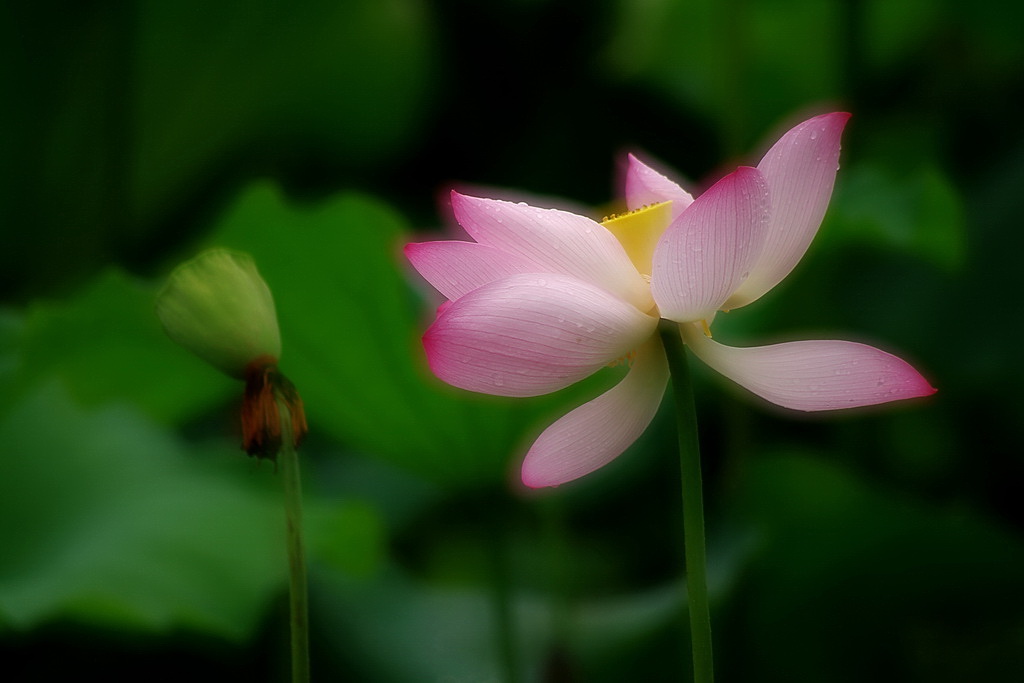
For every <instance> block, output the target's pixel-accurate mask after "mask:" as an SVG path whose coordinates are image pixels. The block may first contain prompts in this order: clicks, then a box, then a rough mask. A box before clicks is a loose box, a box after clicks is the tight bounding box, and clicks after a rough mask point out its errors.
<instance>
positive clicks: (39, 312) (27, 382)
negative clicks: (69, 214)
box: [0, 270, 237, 424]
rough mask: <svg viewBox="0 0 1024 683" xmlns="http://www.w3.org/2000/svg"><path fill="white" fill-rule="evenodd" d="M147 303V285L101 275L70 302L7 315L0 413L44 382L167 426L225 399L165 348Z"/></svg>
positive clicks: (215, 383) (85, 402)
mask: <svg viewBox="0 0 1024 683" xmlns="http://www.w3.org/2000/svg"><path fill="white" fill-rule="evenodd" d="M153 296H154V287H152V286H151V285H148V284H145V283H142V282H139V281H137V280H134V279H132V278H130V277H128V276H126V275H124V274H123V273H121V272H120V271H117V270H109V271H107V272H105V273H103V274H102V275H101V276H100V277H98V278H96V280H95V281H94V282H92V283H90V284H89V285H88V286H87V287H86V288H85V289H84V290H82V291H81V292H80V293H79V294H77V295H76V296H75V297H72V298H69V299H67V300H65V301H44V300H38V301H36V302H34V303H32V304H31V305H30V306H29V307H28V309H27V311H26V312H25V314H24V315H20V316H18V315H15V314H10V320H12V321H13V320H17V321H18V324H19V325H20V330H19V333H18V335H17V339H16V341H14V342H12V346H13V347H14V348H16V351H15V356H16V357H15V359H14V360H12V363H11V364H12V365H13V371H12V373H11V375H12V377H11V382H10V383H9V384H5V386H7V387H8V391H7V392H6V395H5V396H4V397H3V398H0V407H2V406H3V405H5V404H9V403H10V402H12V401H13V400H15V398H16V397H17V395H19V394H21V393H23V392H25V391H28V390H30V389H31V388H32V387H34V386H36V385H37V384H38V383H39V382H40V381H48V380H49V379H50V378H52V377H58V378H59V379H60V380H61V382H62V383H63V384H64V386H65V387H66V388H67V389H68V391H69V392H70V393H71V395H72V396H73V397H74V399H75V400H76V401H77V402H78V403H79V404H80V405H82V406H86V407H93V406H100V405H103V404H105V403H108V402H111V401H115V400H117V401H126V402H130V403H131V404H132V405H133V406H135V407H137V408H139V409H141V410H142V411H143V412H145V413H146V414H147V415H149V416H150V417H153V418H155V419H157V420H160V421H162V422H164V423H167V424H177V423H180V422H181V421H183V420H185V419H187V418H191V417H195V416H196V415H198V414H200V413H201V411H203V410H208V409H210V407H211V406H213V405H216V404H218V403H220V402H223V401H224V400H226V399H227V398H228V396H230V395H231V391H232V388H237V387H236V386H235V383H234V382H232V381H230V380H228V379H227V378H224V377H221V376H220V375H219V374H218V373H216V372H214V371H211V370H210V369H209V368H207V367H206V366H205V365H203V364H202V363H200V362H197V361H196V360H195V359H194V358H193V357H191V356H189V355H188V354H186V353H184V352H182V351H181V350H180V349H178V348H177V347H175V346H174V344H173V343H171V342H170V340H169V339H168V338H167V337H166V335H164V333H163V330H161V329H160V324H159V322H158V321H157V319H156V315H155V313H154V312H153Z"/></svg>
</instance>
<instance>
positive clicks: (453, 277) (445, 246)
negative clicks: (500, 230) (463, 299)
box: [405, 241, 544, 299]
mask: <svg viewBox="0 0 1024 683" xmlns="http://www.w3.org/2000/svg"><path fill="white" fill-rule="evenodd" d="M405 256H406V258H408V259H409V262H410V263H411V264H412V265H413V267H414V268H415V269H416V270H417V271H418V272H419V274H420V275H422V276H423V279H425V280H426V281H427V282H429V283H430V284H431V285H433V286H434V289H436V290H437V291H439V292H440V293H441V294H443V295H444V296H446V297H447V298H449V299H458V298H459V297H460V296H462V295H463V294H466V293H468V292H471V291H473V290H474V289H476V288H477V287H480V286H482V285H485V284H487V283H488V282H493V281H494V280H500V279H502V278H505V277H508V276H509V275H517V274H520V273H537V272H544V271H543V268H541V267H540V266H538V265H536V264H534V263H532V262H531V261H530V260H528V259H525V258H523V257H521V256H517V255H516V254H510V253H508V252H506V251H502V250H500V249H495V248H494V247H489V246H487V245H485V244H477V243H476V242H462V241H441V242H419V243H415V242H414V243H412V244H407V245H405Z"/></svg>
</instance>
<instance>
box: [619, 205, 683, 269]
mask: <svg viewBox="0 0 1024 683" xmlns="http://www.w3.org/2000/svg"><path fill="white" fill-rule="evenodd" d="M671 219H672V202H661V203H660V204H652V205H650V206H644V207H642V208H639V209H636V210H635V211H630V212H629V213H624V214H619V215H611V216H609V217H607V218H605V219H604V220H603V221H601V225H603V226H604V227H606V228H608V230H610V231H611V233H612V234H613V235H615V237H616V239H618V240H619V243H621V244H622V247H623V248H624V249H625V250H626V254H628V255H629V258H630V260H631V261H632V262H633V265H634V266H636V269H637V270H638V271H640V273H641V274H643V275H650V274H651V259H652V258H653V257H654V247H655V246H657V244H658V239H659V238H660V237H661V233H663V232H665V228H667V227H668V224H669V222H670V221H671Z"/></svg>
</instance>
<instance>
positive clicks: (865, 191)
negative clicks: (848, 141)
mask: <svg viewBox="0 0 1024 683" xmlns="http://www.w3.org/2000/svg"><path fill="white" fill-rule="evenodd" d="M822 242H823V243H824V244H829V245H831V246H833V247H835V248H842V247H843V246H846V245H849V244H867V245H871V246H874V247H878V248H881V249H884V250H888V251H901V252H904V253H908V254H911V255H914V256H917V257H919V258H921V259H924V260H926V261H929V262H931V263H932V264H934V265H936V266H939V267H940V268H944V269H946V270H955V269H958V268H960V267H961V266H962V265H963V263H964V261H965V259H966V253H965V252H966V242H967V240H966V235H965V224H964V208H963V202H962V200H961V198H960V195H959V193H958V192H957V191H956V189H955V188H954V187H953V184H952V183H951V182H950V180H949V179H948V178H947V177H946V176H945V175H944V174H943V173H942V172H941V171H940V170H938V169H937V168H935V167H934V166H930V165H929V166H922V167H919V168H918V169H917V170H914V171H911V172H909V173H906V174H897V173H895V172H894V171H890V170H888V169H885V168H882V167H880V166H873V165H867V164H862V165H858V166H854V167H852V168H850V169H848V170H846V169H844V176H843V180H842V182H841V183H839V184H838V186H837V188H836V192H835V196H834V198H833V201H832V206H831V210H830V213H829V218H828V222H827V225H825V226H824V227H823V228H822Z"/></svg>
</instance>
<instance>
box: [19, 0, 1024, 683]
mask: <svg viewBox="0 0 1024 683" xmlns="http://www.w3.org/2000/svg"><path fill="white" fill-rule="evenodd" d="M1021 7H1024V6H1021V5H1018V4H1014V3H1005V2H1002V0H974V2H971V3H969V4H968V5H964V4H963V3H960V2H953V1H952V0H938V1H936V0H846V1H840V0H833V1H827V0H763V1H759V0H721V1H713V0H689V1H678V2H674V1H672V0H643V1H634V0H597V1H594V2H582V1H581V2H567V1H558V0H492V1H490V2H477V1H475V0H434V1H428V0H310V1H306V2H283V1H281V2H253V1H252V0H247V1H244V2H243V1H241V0H222V1H219V2H202V1H199V0H179V1H176V2H160V1H158V0H135V1H130V0H129V1H114V0H109V1H103V0H96V1H92V2H58V1H54V0H42V1H40V2H35V3H13V2H12V3H4V4H3V5H2V7H0V86H2V92H3V105H0V131H2V132H0V159H2V161H0V170H2V174H3V175H2V178H0V180H2V182H0V230H2V231H3V232H2V235H3V241H2V247H0V300H2V301H0V303H2V307H0V678H3V679H4V680H10V681H44V680H63V679H65V678H67V677H69V676H71V675H74V676H75V677H76V678H78V679H80V680H81V679H84V680H100V679H102V680H109V681H121V680H125V681H129V680H131V681H135V680H151V679H152V678H153V677H154V676H164V677H169V676H178V677H181V679H182V680H189V681H223V680H247V681H251V682H253V683H256V682H258V681H281V680H285V679H286V676H287V670H288V651H287V631H286V609H287V600H286V583H285V569H286V565H285V558H284V546H283V513H282V511H281V508H280V491H279V482H278V480H277V477H276V476H275V472H274V470H273V467H271V466H268V465H266V464H263V465H259V464H257V463H255V462H253V461H250V460H248V459H247V458H246V457H245V456H244V454H243V453H242V452H241V451H240V450H239V448H238V433H237V427H236V426H235V425H236V422H237V413H236V411H237V407H238V403H239V398H240V389H241V388H240V385H238V384H236V383H234V382H232V381H231V380H229V379H227V378H225V377H222V376H220V375H218V374H217V373H216V372H215V371H213V370H211V369H209V368H207V367H206V366H204V365H203V364H202V363H201V362H200V361H198V360H196V359H195V358H192V357H190V356H188V355H187V354H186V353H185V352H184V351H182V350H181V349H179V348H177V347H175V346H174V345H173V344H171V342H170V341H168V340H167V339H166V338H165V337H164V336H163V334H162V332H161V330H160V329H159V326H158V323H157V321H156V319H155V316H154V314H153V295H154V293H155V291H156V289H157V288H158V287H159V285H160V283H161V282H162V280H163V278H164V277H166V274H167V272H169V270H170V269H171V268H172V267H173V266H174V265H175V264H176V263H178V262H180V261H181V260H184V259H186V258H188V257H190V256H192V255H193V254H195V253H196V252H197V251H199V250H200V249H202V248H203V247H206V246H211V245H222V246H229V247H233V248H236V249H240V250H244V251H247V252H249V253H251V254H252V255H253V256H254V257H255V259H256V262H257V264H258V265H259V268H260V269H261V272H262V273H263V275H264V277H265V278H266V280H267V281H268V283H269V284H270V286H271V288H272V290H273V292H274V294H275V297H276V300H277V305H278V310H279V316H280V322H281V328H282V336H283V338H284V354H283V358H282V369H283V370H284V371H285V372H286V373H287V374H288V375H289V376H290V377H291V378H292V379H293V380H294V382H295V383H296V384H297V386H298V387H299V389H300V391H301V392H302V394H303V397H304V399H305V402H306V406H307V409H308V414H309V419H310V425H311V436H310V438H309V440H308V442H307V444H306V446H305V447H304V448H303V451H302V456H303V458H304V467H305V470H304V483H305V490H306V501H307V526H308V529H307V533H308V543H309V553H310V562H311V591H312V594H311V600H312V629H313V632H312V645H313V667H314V675H315V678H316V680H320V681H330V680H350V681H395V682H404V681H467V682H469V681H472V682H476V681H510V682H511V681H515V682H519V681H641V680H642V681H662V680H664V681H672V680H687V678H688V676H689V674H688V673H687V670H688V666H689V654H688V645H687V643H688V636H687V632H686V622H685V618H684V616H683V615H684V608H685V591H684V588H683V587H684V584H683V571H682V543H681V519H680V503H679V493H678V490H679V486H678V471H677V467H678V465H677V462H676V456H675V451H674V433H673V421H672V419H671V400H670V398H666V403H665V405H664V406H663V411H662V414H661V415H660V416H659V418H658V419H657V420H656V421H655V423H654V425H652V427H651V428H650V429H649V430H648V432H647V434H646V435H645V436H644V437H643V438H642V439H641V440H640V442H639V443H637V444H636V445H635V446H634V447H633V448H632V449H631V450H630V451H629V452H627V453H626V454H625V455H624V456H623V457H621V458H620V459H618V460H617V461H616V462H615V463H614V464H612V465H610V466H609V467H607V468H605V469H604V470H601V471H599V472H597V473H595V474H593V475H591V476H589V477H587V478H585V479H583V480H581V481H579V482H576V483H573V484H570V485H566V486H563V487H561V488H559V489H557V490H552V491H546V492H541V493H539V494H538V493H533V494H529V493H527V492H525V491H523V490H522V488H521V487H520V486H519V485H518V484H517V480H516V470H517V464H518V461H519V459H520V458H521V456H522V454H523V453H524V450H525V448H526V446H527V445H528V444H529V442H530V439H531V438H532V437H533V436H534V435H536V434H537V433H538V432H539V430H540V429H541V428H543V426H545V425H546V424H547V423H548V422H550V421H551V420H552V419H553V418H554V417H555V416H557V415H559V414H560V413H562V412H564V411H565V410H566V409H568V408H569V407H571V406H573V405H576V404H578V403H579V402H581V401H583V400H585V399H586V398H588V397H590V396H593V395H596V393H598V392H599V391H601V390H602V388H603V387H606V386H609V385H611V384H612V383H613V382H615V381H616V380H617V378H618V377H617V375H616V372H617V371H616V370H605V371H602V372H601V373H599V374H598V376H596V377H595V378H593V379H592V380H591V381H589V382H586V383H584V384H582V385H580V386H577V387H573V388H571V389H569V390H567V391H565V392H561V393H560V394H556V395H554V396H550V397H544V398H540V399H531V400H513V399H495V398H489V397H481V396H476V395H470V394H468V393H465V392H460V391H456V390H452V389H450V388H448V387H446V386H443V385H442V384H441V383H440V382H438V381H437V380H435V379H434V378H433V377H431V376H430V375H429V373H428V372H427V371H426V370H425V367H424V362H423V357H422V351H421V350H420V347H419V334H420V332H421V331H422V329H423V328H424V327H425V325H426V324H427V323H428V322H429V320H430V318H431V316H432V313H433V307H434V306H435V305H436V304H437V299H436V298H435V297H434V295H433V294H432V293H431V292H429V291H428V290H427V288H425V287H424V285H423V284H422V282H420V281H419V280H418V279H417V278H416V277H415V276H414V274H411V273H410V272H409V270H408V268H407V267H406V266H405V265H404V264H403V262H402V260H401V258H400V247H401V245H402V243H403V242H406V241H409V240H411V239H427V238H428V237H426V236H427V235H429V234H430V233H431V232H433V233H435V234H436V233H437V232H439V231H442V230H445V229H447V228H448V227H449V226H450V223H451V217H450V211H449V207H448V205H447V203H446V193H447V191H448V190H449V189H450V188H451V187H453V186H458V187H465V186H470V187H477V188H511V189H514V190H515V191H518V192H520V193H523V195H524V196H526V195H529V196H532V197H535V198H539V199H535V201H537V202H538V203H544V202H548V203H556V202H561V201H566V200H568V201H572V202H575V203H576V204H577V205H578V206H581V207H584V209H583V210H586V211H590V212H592V214H593V215H594V216H596V217H598V218H600V216H601V215H602V214H605V213H608V212H609V211H610V210H614V208H615V204H614V201H615V198H616V197H617V196H618V194H619V190H618V187H617V184H616V177H617V174H618V173H619V170H620V167H621V163H622V159H623V156H624V153H625V152H626V151H636V152H639V153H641V154H645V155H646V158H648V159H652V160H656V161H658V162H660V163H661V164H663V165H664V167H666V168H674V169H676V171H677V172H678V174H679V177H680V178H685V179H688V181H689V182H690V183H691V186H692V187H694V188H700V187H702V186H706V184H707V183H708V182H709V181H712V180H714V179H715V178H716V177H717V176H718V175H721V174H722V173H723V172H724V171H725V170H726V169H728V168H730V167H734V166H735V165H737V164H739V163H756V161H757V159H758V158H759V154H760V152H761V151H763V149H765V146H766V144H768V143H770V142H771V141H772V140H774V139H775V138H776V137H777V135H778V134H779V133H780V132H782V131H783V130H785V129H786V127H787V126H788V125H791V124H792V123H795V122H796V121H798V120H801V118H803V117H806V116H808V115H810V114H814V113H820V112H823V111H831V110H837V109H841V110H846V111H850V112H852V113H853V115H854V116H853V118H852V120H851V122H850V124H849V126H848V128H847V131H846V134H845V136H844V148H843V153H842V158H841V165H842V168H841V170H840V173H839V178H838V183H837V187H836V191H835V195H834V197H833V201H832V204H831V208H830V211H829V214H828V216H827V218H826V220H825V223H824V225H823V228H822V230H821V233H820V234H819V238H818V239H817V240H816V242H815V243H814V245H813V246H812V248H811V250H810V252H809V254H808V256H807V257H806V259H805V260H804V262H803V263H802V264H801V266H800V267H799V268H798V270H797V271H796V272H795V273H794V275H793V276H792V277H790V278H788V279H787V280H786V282H785V283H783V285H781V286H780V287H778V288H777V289H776V290H774V291H773V292H772V293H771V294H770V295H769V296H766V297H765V298H764V299H763V300H761V301H759V302H758V303H757V304H756V305H754V306H751V307H749V309H744V310H743V311H739V312H737V313H735V314H733V315H729V316H719V320H718V321H716V338H718V339H721V340H723V341H725V342H726V343H730V344H734V345H744V344H747V345H753V344H759V343H765V342H766V341H770V340H777V339H798V338H821V337H823V336H838V337H842V338H849V339H858V340H866V341H869V342H871V343H875V344H879V345H881V346H883V347H884V348H887V349H889V350H892V351H894V352H897V353H899V354H900V355H902V356H903V357H905V358H908V359H910V360H912V362H914V363H915V364H916V365H917V366H918V367H919V368H921V369H922V371H923V372H924V374H925V375H926V376H927V377H928V378H929V379H930V380H931V381H932V383H933V384H934V385H935V386H936V387H938V388H939V393H938V394H936V395H935V396H934V397H932V398H930V399H927V400H923V401H917V402H908V403H906V404H903V405H898V406H892V407H890V408H887V409H882V410H871V411H867V412H858V413H856V414H842V415H833V416H819V417H815V418H812V419H809V418H807V417H805V416H800V415H796V414H793V413H785V412H782V411H779V410H771V409H767V408H766V407H765V406H764V405H762V404H760V403H758V402H757V401H756V400H755V399H753V398H751V397H750V396H748V395H745V394H744V393H743V392H742V391H741V390H738V389H736V388H735V387H733V386H729V385H728V384H727V383H726V382H725V381H724V380H722V379H720V378H718V377H715V376H713V375H711V374H710V373H707V372H704V371H703V370H700V371H698V375H697V378H696V382H697V386H696V390H697V402H698V406H699V419H700V424H701V433H700V438H701V441H702V445H703V457H704V462H705V486H706V493H705V497H706V500H707V505H708V526H709V528H708V533H709V552H710V560H711V567H710V572H711V582H712V591H713V623H714V629H715V636H716V641H715V647H716V661H717V672H718V674H719V680H721V681H755V680H756V681H762V682H771V681H787V682H794V681H814V682H821V681H830V682H840V683H842V682H847V681H849V682H851V683H852V682H860V681H864V680H885V681H889V680H893V681H929V682H943V681H950V682H953V681H957V682H959V681H968V680H971V681H988V682H996V683H998V682H1000V681H1007V682H1016V681H1020V680H1024V588H1022V586H1021V582H1022V577H1024V538H1022V530H1024V513H1022V512H1021V507H1020V505H1019V502H1020V498H1021V484H1022V480H1024V454H1022V450H1024V449H1022V448H1021V438H1020V433H1021V420H1022V418H1024V410H1022V409H1024V400H1022V398H1021V396H1022V395H1021V392H1020V387H1021V386H1022V385H1024V376H1022V375H1024V363H1022V362H1021V361H1020V346H1021V340H1022V338H1024V316H1022V313H1021V306H1020V303H1019V302H1018V301H1017V300H1016V296H1015V292H1016V290H1017V289H1018V288H1019V275H1020V270H1021V264H1020V258H1021V253H1022V248H1024V237H1022V230H1021V216H1022V215H1024V192H1021V187H1022V185H1024V132H1022V128H1021V126H1020V125H1019V115H1020V103H1021V102H1022V101H1024V97H1022V96H1024V41H1022V40H1021V35H1022V29H1024V9H1021ZM482 191H484V192H486V191H487V190H486V189H485V190H482Z"/></svg>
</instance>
